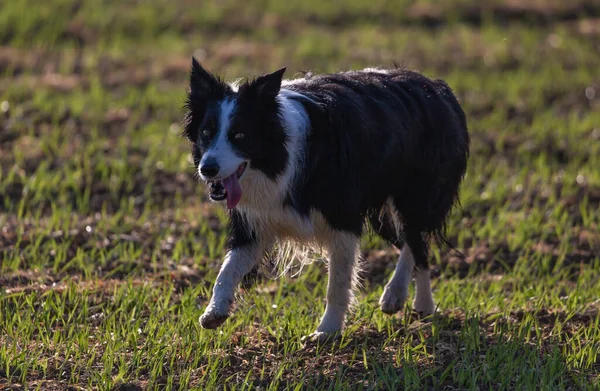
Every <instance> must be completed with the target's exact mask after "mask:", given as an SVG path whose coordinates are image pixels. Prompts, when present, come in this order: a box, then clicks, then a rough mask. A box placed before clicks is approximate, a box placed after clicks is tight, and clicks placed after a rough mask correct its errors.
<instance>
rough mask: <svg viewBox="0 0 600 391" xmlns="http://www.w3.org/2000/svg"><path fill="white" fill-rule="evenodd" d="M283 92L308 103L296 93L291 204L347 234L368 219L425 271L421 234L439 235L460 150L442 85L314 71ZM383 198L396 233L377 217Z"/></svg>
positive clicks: (459, 128)
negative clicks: (297, 142) (303, 120)
mask: <svg viewBox="0 0 600 391" xmlns="http://www.w3.org/2000/svg"><path fill="white" fill-rule="evenodd" d="M285 88H289V89H293V90H294V91H296V92H299V93H301V94H303V95H305V96H308V97H310V98H311V100H312V101H315V102H317V104H315V103H312V102H311V101H309V100H306V99H300V101H301V102H302V104H303V105H304V107H305V108H306V110H307V112H308V113H309V116H310V120H311V132H310V136H309V139H308V149H307V151H306V165H305V167H303V175H302V178H301V183H300V184H299V186H296V187H295V189H294V192H295V193H294V197H293V198H291V199H293V200H294V203H293V206H294V207H295V208H296V209H297V210H298V211H300V212H301V213H305V214H306V213H308V211H309V210H310V209H311V208H315V209H317V210H319V211H320V212H321V213H322V214H323V215H324V216H325V218H326V219H327V220H328V222H329V224H330V225H331V226H332V227H333V228H335V229H340V230H347V231H351V232H354V233H356V234H357V235H359V234H360V233H361V228H362V223H363V221H364V219H365V217H368V218H369V220H370V222H371V224H372V225H373V228H374V229H375V231H376V232H377V233H378V234H380V235H381V236H382V237H383V238H384V239H386V240H387V241H389V242H390V243H392V244H393V245H395V246H397V247H399V248H400V247H401V246H402V244H403V242H404V240H406V241H408V244H409V246H410V247H411V248H412V249H413V252H414V254H415V261H416V263H417V266H420V267H425V266H426V265H427V239H428V237H430V236H433V237H434V238H436V239H439V240H445V239H444V230H445V224H446V219H447V217H448V214H449V212H450V210H451V208H452V206H453V205H454V204H455V203H456V202H457V200H458V188H459V184H460V182H461V180H462V178H463V176H464V173H465V170H466V164H467V158H468V155H469V135H468V132H467V125H466V119H465V115H464V113H463V111H462V109H461V107H460V105H459V103H458V101H457V100H456V98H455V97H454V95H453V93H452V91H451V90H450V88H449V87H448V85H447V84H446V83H444V82H443V81H441V80H430V79H428V78H426V77H425V76H423V75H420V74H418V73H415V72H411V71H407V70H403V69H395V70H389V71H388V73H385V74H384V73H379V72H347V73H340V74H334V75H316V76H312V77H311V78H310V79H307V80H306V81H304V82H300V83H296V84H292V85H290V86H286V87H285ZM388 197H392V198H393V200H394V204H395V205H396V208H397V210H398V212H399V213H400V215H401V218H402V222H403V232H404V235H402V236H403V237H397V235H396V232H395V229H394V228H393V226H392V224H391V219H390V217H389V216H384V218H383V219H380V218H379V217H380V216H379V215H380V210H381V208H382V206H383V205H384V202H385V201H386V199H387V198H388Z"/></svg>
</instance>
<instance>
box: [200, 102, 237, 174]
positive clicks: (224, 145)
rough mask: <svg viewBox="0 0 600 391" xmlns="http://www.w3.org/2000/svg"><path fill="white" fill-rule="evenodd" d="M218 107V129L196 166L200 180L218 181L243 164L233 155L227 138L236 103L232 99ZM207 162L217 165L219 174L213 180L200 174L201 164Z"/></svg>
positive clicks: (233, 152) (235, 154)
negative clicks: (214, 162)
mask: <svg viewBox="0 0 600 391" xmlns="http://www.w3.org/2000/svg"><path fill="white" fill-rule="evenodd" d="M219 106H220V107H219V129H218V131H217V134H216V135H215V139H214V140H213V142H212V143H211V145H210V147H209V148H208V150H207V151H206V152H205V153H204V155H203V156H202V160H201V161H200V165H199V166H198V173H199V174H200V177H202V179H217V180H218V179H223V178H227V177H228V176H230V175H232V174H234V173H235V172H236V170H237V169H238V167H239V166H240V164H242V163H243V162H244V159H243V158H242V157H240V156H239V155H238V154H237V153H235V151H234V150H233V147H232V145H231V143H230V142H229V138H228V137H227V133H228V132H229V126H230V123H231V117H232V115H233V113H234V112H235V109H236V101H235V100H234V99H224V100H223V101H221V103H220V105H219ZM208 160H214V161H216V162H217V164H218V165H219V172H218V174H217V175H216V176H215V177H214V178H206V177H205V176H204V175H202V173H201V172H200V166H202V163H203V162H206V161H208Z"/></svg>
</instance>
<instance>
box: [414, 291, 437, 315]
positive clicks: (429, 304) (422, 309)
mask: <svg viewBox="0 0 600 391" xmlns="http://www.w3.org/2000/svg"><path fill="white" fill-rule="evenodd" d="M424 296H425V297H419V295H417V297H416V298H415V301H414V302H413V309H414V310H415V311H416V312H418V313H419V314H422V315H431V314H433V313H434V312H435V303H434V302H433V298H432V297H431V296H429V295H424Z"/></svg>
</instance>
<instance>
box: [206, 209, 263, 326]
mask: <svg viewBox="0 0 600 391" xmlns="http://www.w3.org/2000/svg"><path fill="white" fill-rule="evenodd" d="M230 225H231V230H230V231H231V233H230V237H229V243H230V248H231V249H230V251H229V252H228V253H227V255H226V256H225V261H224V262H223V266H221V270H220V271H219V274H218V276H217V280H216V281H215V285H214V288H213V295H212V298H211V299H210V302H209V304H208V306H207V307H206V310H205V311H204V314H202V316H200V325H201V326H202V327H203V328H205V329H214V328H216V327H219V326H220V325H221V324H223V322H225V320H226V319H227V318H228V317H229V311H230V308H231V305H232V304H233V298H234V293H235V289H236V287H237V286H238V284H239V283H240V281H241V280H242V278H243V277H244V276H245V275H246V274H248V273H249V272H250V271H251V270H252V269H253V268H254V267H255V266H256V265H257V264H258V262H259V261H260V259H261V258H262V256H263V255H264V253H265V250H266V248H267V246H268V244H269V243H270V242H269V241H268V240H267V238H266V237H265V235H258V234H257V233H256V232H253V231H250V230H249V229H248V227H247V226H246V224H244V223H243V221H242V219H240V218H239V216H238V215H232V218H231V220H230Z"/></svg>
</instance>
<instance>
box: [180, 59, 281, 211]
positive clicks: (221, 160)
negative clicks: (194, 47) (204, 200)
mask: <svg viewBox="0 0 600 391" xmlns="http://www.w3.org/2000/svg"><path fill="white" fill-rule="evenodd" d="M284 71H285V68H283V69H280V70H278V71H275V72H273V73H270V74H267V75H264V76H260V77H258V78H256V79H255V80H253V81H249V82H245V83H243V84H242V85H241V86H240V87H239V89H238V88H237V87H236V86H234V85H229V84H226V83H225V82H223V81H222V80H221V79H219V78H218V77H216V76H214V75H212V74H211V73H209V72H208V71H206V70H205V69H204V68H203V67H202V66H201V65H200V64H199V63H198V62H197V61H196V59H192V69H191V77H190V88H189V93H188V100H187V103H186V108H187V113H186V115H185V119H184V135H185V137H186V138H187V139H188V140H189V141H190V142H191V143H192V156H193V159H194V164H195V166H196V169H197V170H198V174H199V175H200V178H202V179H203V180H204V181H205V182H206V183H207V184H208V187H209V193H210V198H211V199H212V200H213V201H223V200H225V199H226V200H227V207H228V208H230V209H232V208H235V206H236V205H237V204H238V203H239V202H240V200H241V199H242V197H243V194H244V187H245V186H248V185H251V183H248V181H251V180H252V176H253V175H252V171H255V172H257V173H259V174H260V175H261V177H265V176H266V177H267V178H269V179H271V180H273V181H275V180H276V178H277V176H278V175H279V174H281V172H282V171H283V170H284V169H285V164H286V161H287V151H286V148H285V142H286V133H285V131H284V129H283V125H282V123H281V117H280V103H279V102H278V99H277V95H278V94H279V90H280V88H281V80H282V77H283V73H284Z"/></svg>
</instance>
